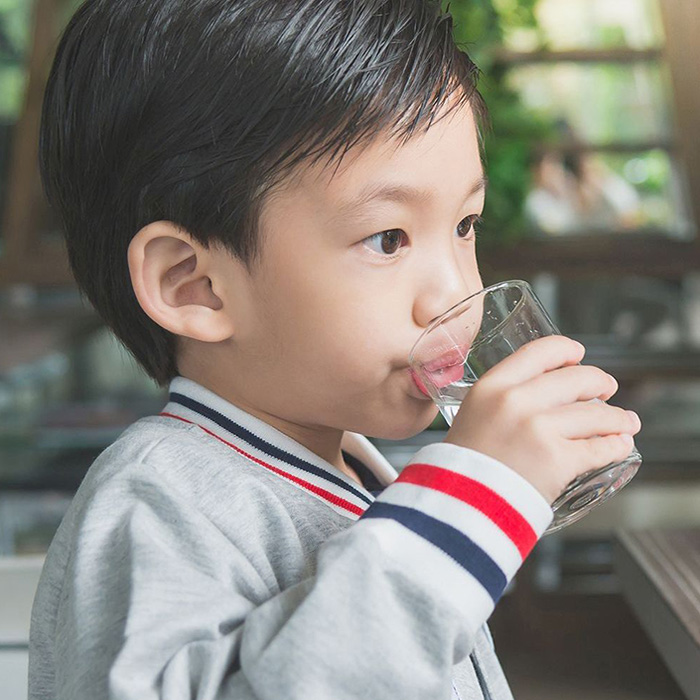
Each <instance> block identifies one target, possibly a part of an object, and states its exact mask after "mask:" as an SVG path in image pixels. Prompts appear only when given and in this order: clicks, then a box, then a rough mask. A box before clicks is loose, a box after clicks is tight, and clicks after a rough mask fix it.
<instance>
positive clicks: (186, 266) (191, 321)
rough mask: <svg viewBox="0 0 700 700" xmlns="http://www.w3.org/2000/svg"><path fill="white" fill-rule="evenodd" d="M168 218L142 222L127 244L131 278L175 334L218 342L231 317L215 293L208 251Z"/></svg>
mask: <svg viewBox="0 0 700 700" xmlns="http://www.w3.org/2000/svg"><path fill="white" fill-rule="evenodd" d="M215 250H216V248H215V247H213V248H211V249H207V248H205V247H204V246H202V245H201V244H200V243H199V242H197V241H196V240H194V239H193V238H192V237H191V236H190V235H189V234H188V233H187V232H186V231H183V230H182V229H180V228H178V227H177V226H175V224H173V223H172V222H169V221H156V222H153V223H151V224H148V225H147V226H144V228H142V229H141V230H140V231H139V232H138V233H137V234H136V235H135V236H134V238H133V239H132V241H131V243H130V244H129V250H128V262H129V272H130V275H131V284H132V286H133V288H134V292H135V294H136V298H137V299H138V302H139V304H140V305H141V308H142V309H143V310H144V312H145V313H146V314H147V315H148V316H149V317H150V318H151V319H152V320H153V321H155V322H156V323H157V324H158V325H159V326H161V327H162V328H165V329H166V330H168V331H170V332H171V333H174V334H175V335H179V336H184V337H187V338H193V339H195V340H200V341H202V342H205V343H217V342H220V341H223V340H226V339H228V338H230V337H231V336H232V335H233V323H232V319H231V318H230V316H229V314H228V312H229V311H230V309H226V308H224V304H223V302H222V300H221V299H220V298H219V297H218V296H217V295H216V293H215V291H214V285H213V283H212V278H211V274H212V272H213V270H214V268H215V266H214V265H213V260H212V254H213V253H214V251H215Z"/></svg>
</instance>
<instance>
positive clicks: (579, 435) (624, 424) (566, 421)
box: [549, 402, 642, 440]
mask: <svg viewBox="0 0 700 700" xmlns="http://www.w3.org/2000/svg"><path fill="white" fill-rule="evenodd" d="M549 421H551V426H552V427H551V429H552V430H553V431H554V432H556V433H557V434H558V435H561V437H563V438H567V439H570V440H576V439H585V438H591V437H596V436H605V435H617V434H626V435H636V434H637V433H638V432H639V431H640V430H641V427H642V424H641V421H640V420H639V417H638V416H637V414H636V413H634V412H632V411H625V410H624V409H623V408H618V407H617V406H609V405H608V404H605V403H598V402H586V403H581V402H579V403H575V404H571V405H570V406H563V407H561V408H559V409H557V411H556V412H555V413H553V414H552V415H550V416H549Z"/></svg>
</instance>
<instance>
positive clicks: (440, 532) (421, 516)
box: [360, 501, 508, 604]
mask: <svg viewBox="0 0 700 700" xmlns="http://www.w3.org/2000/svg"><path fill="white" fill-rule="evenodd" d="M364 518H388V519H391V520H395V521H396V522H398V523H400V524H401V525H403V526H404V527H406V528H408V529H409V530H411V531H412V532H415V533H416V534H417V535H420V536H421V537H422V538H423V539H425V540H427V541H428V542H430V543H431V544H433V545H435V546H436V547H437V548H438V549H441V550H442V551H443V552H444V553H445V554H447V555H448V556H450V557H451V558H452V559H454V560H455V561H456V562H457V563H458V564H459V565H460V566H461V567H462V568H463V569H465V570H466V571H468V572H469V573H470V574H471V575H472V576H474V578H475V579H476V580H477V581H478V582H479V583H480V584H481V585H482V586H483V587H484V588H485V589H486V591H487V592H488V594H489V595H490V596H491V598H492V599H493V602H494V604H495V603H496V602H498V600H499V598H500V597H501V595H503V591H504V590H505V587H506V585H507V583H508V580H507V579H506V576H505V574H504V573H503V571H501V569H500V567H499V566H498V565H497V564H496V563H495V562H494V561H493V559H491V557H490V556H489V555H488V554H487V553H486V552H485V551H484V550H483V549H481V547H479V545H477V544H476V543H475V542H473V541H472V540H471V539H469V537H467V536H466V535H465V534H464V533H462V532H460V531H459V530H457V529H456V528H454V527H452V526H451V525H447V524H446V523H443V522H442V521H440V520H437V519H436V518H433V517H431V516H429V515H426V514H425V513H423V512H421V511H419V510H416V509H415V508H407V507H406V506H397V505H394V504H392V503H382V502H380V501H375V502H374V503H373V504H372V505H371V506H370V507H369V508H368V509H367V510H366V511H365V512H364V514H363V515H362V517H361V518H360V520H363V519H364Z"/></svg>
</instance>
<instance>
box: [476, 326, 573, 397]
mask: <svg viewBox="0 0 700 700" xmlns="http://www.w3.org/2000/svg"><path fill="white" fill-rule="evenodd" d="M585 351H586V350H585V348H584V347H583V345H581V343H577V342H576V341H575V340H571V338H566V337H565V336H563V335H549V336H547V337H545V338H538V339H537V340H533V341H532V342H530V343H527V345H523V346H522V347H521V348H518V349H517V350H516V351H515V352H514V353H513V354H512V355H508V357H506V358H505V359H503V360H501V361H500V362H499V363H498V364H497V365H495V366H494V367H492V368H491V369H490V370H489V371H488V372H486V373H485V374H484V376H483V377H482V378H481V379H480V380H479V381H480V382H486V383H488V384H491V385H494V386H496V385H497V386H512V385H514V384H522V383H523V382H527V381H529V380H530V379H534V378H535V377H537V376H539V375H541V374H544V373H545V372H550V371H552V370H554V369H558V368H559V367H565V366H568V365H576V364H578V363H579V362H581V360H582V359H583V356H584V354H585Z"/></svg>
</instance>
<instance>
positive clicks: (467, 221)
mask: <svg viewBox="0 0 700 700" xmlns="http://www.w3.org/2000/svg"><path fill="white" fill-rule="evenodd" d="M481 221H482V219H481V217H480V216H479V215H478V214H470V215H469V216H467V217H465V218H464V219H462V220H461V221H460V222H459V223H458V224H457V235H458V236H459V237H460V238H467V237H468V236H469V234H470V233H471V232H472V231H474V233H476V226H477V225H478V224H480V223H481Z"/></svg>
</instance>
